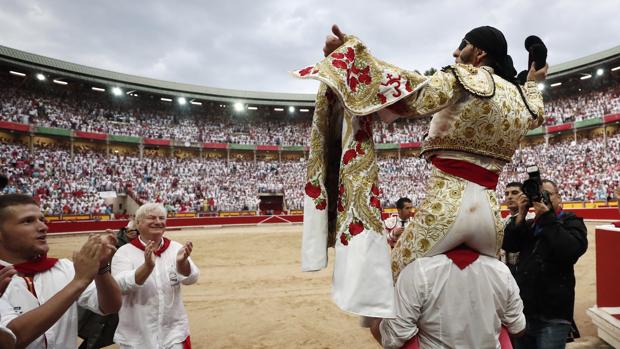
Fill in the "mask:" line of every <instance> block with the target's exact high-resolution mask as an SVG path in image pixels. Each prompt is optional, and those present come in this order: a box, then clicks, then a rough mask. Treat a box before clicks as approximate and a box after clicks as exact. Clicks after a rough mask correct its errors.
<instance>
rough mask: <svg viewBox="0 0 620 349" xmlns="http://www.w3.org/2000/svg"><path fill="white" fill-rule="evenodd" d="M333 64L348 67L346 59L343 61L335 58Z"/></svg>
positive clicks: (343, 67) (338, 66)
mask: <svg viewBox="0 0 620 349" xmlns="http://www.w3.org/2000/svg"><path fill="white" fill-rule="evenodd" d="M332 65H333V66H334V67H336V68H340V69H347V64H346V63H345V62H344V61H341V60H339V59H334V60H333V61H332Z"/></svg>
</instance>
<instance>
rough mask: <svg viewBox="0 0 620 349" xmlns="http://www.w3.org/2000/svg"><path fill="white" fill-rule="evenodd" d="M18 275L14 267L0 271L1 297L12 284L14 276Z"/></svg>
mask: <svg viewBox="0 0 620 349" xmlns="http://www.w3.org/2000/svg"><path fill="white" fill-rule="evenodd" d="M15 274H17V271H16V270H15V268H13V266H12V265H10V266H7V267H4V268H2V270H0V296H2V295H3V294H4V291H6V288H7V287H8V286H9V284H10V283H11V280H12V278H13V275H15Z"/></svg>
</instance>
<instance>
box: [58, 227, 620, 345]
mask: <svg viewBox="0 0 620 349" xmlns="http://www.w3.org/2000/svg"><path fill="white" fill-rule="evenodd" d="M596 225H597V224H595V223H588V239H589V241H590V246H589V249H588V252H587V253H586V255H585V256H583V257H582V258H581V259H580V260H579V263H578V264H577V266H576V275H577V301H576V304H575V317H576V319H575V320H576V322H577V324H578V326H579V329H580V330H581V334H582V336H583V337H584V338H583V339H582V340H580V342H581V344H577V343H575V344H573V345H571V346H569V348H599V347H600V348H608V347H607V346H602V345H601V344H600V341H599V340H598V339H596V338H592V337H593V336H596V328H595V327H594V326H593V325H592V322H591V321H590V318H589V317H588V316H587V315H586V313H585V311H586V309H587V308H588V307H590V306H592V305H593V304H594V303H595V301H596V286H595V285H596V283H595V282H596V275H595V246H594V227H595V226H596ZM167 236H168V237H170V238H172V239H173V240H177V241H186V240H191V241H193V243H194V246H195V247H194V253H193V255H192V258H193V260H194V261H195V263H196V264H197V265H198V266H199V268H200V269H201V278H200V280H199V282H198V283H197V284H196V285H193V286H188V287H185V288H184V290H183V299H184V301H185V307H186V309H187V311H188V313H189V318H190V325H191V336H192V347H193V348H195V349H202V348H209V349H212V348H213V349H215V348H235V349H239V348H252V349H259V348H358V349H362V348H373V349H375V348H378V347H379V346H378V345H377V344H376V343H375V342H374V339H373V338H372V336H371V335H370V333H369V331H368V330H366V329H362V328H360V327H359V326H358V320H357V318H356V317H354V316H349V315H347V314H345V313H343V312H341V311H340V310H339V309H338V308H337V307H336V306H335V305H334V304H333V303H332V302H331V300H330V283H331V268H332V263H331V261H330V265H329V267H328V269H326V270H323V271H320V272H316V273H302V272H300V271H299V262H300V261H299V254H300V244H301V225H275V226H274V225H263V226H260V227H254V226H250V227H230V228H219V229H213V228H211V229H196V230H182V231H170V232H168V233H167ZM84 240H85V237H84V236H75V235H74V236H62V237H50V238H49V243H50V255H51V256H55V257H68V256H70V255H71V251H73V250H75V249H77V248H78V247H79V246H80V245H81V244H82V243H83V242H84ZM330 257H333V249H330ZM110 348H113V347H110Z"/></svg>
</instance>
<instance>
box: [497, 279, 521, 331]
mask: <svg viewBox="0 0 620 349" xmlns="http://www.w3.org/2000/svg"><path fill="white" fill-rule="evenodd" d="M506 279H507V280H506V285H508V289H507V297H506V304H505V305H504V306H505V308H504V313H503V318H502V319H501V320H502V324H503V325H504V326H506V328H507V329H508V332H510V333H512V334H517V333H519V332H521V331H523V330H524V329H525V315H524V314H523V301H522V300H521V296H520V295H519V286H517V282H516V281H515V279H514V278H513V277H512V275H511V274H508V277H507V278H506Z"/></svg>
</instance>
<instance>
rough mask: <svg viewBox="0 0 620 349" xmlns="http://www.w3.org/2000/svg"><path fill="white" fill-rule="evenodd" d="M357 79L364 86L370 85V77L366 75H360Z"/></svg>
mask: <svg viewBox="0 0 620 349" xmlns="http://www.w3.org/2000/svg"><path fill="white" fill-rule="evenodd" d="M357 78H358V79H359V81H360V82H361V83H363V84H366V85H368V84H370V81H371V79H370V75H368V74H362V75H360V76H358V77H357Z"/></svg>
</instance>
